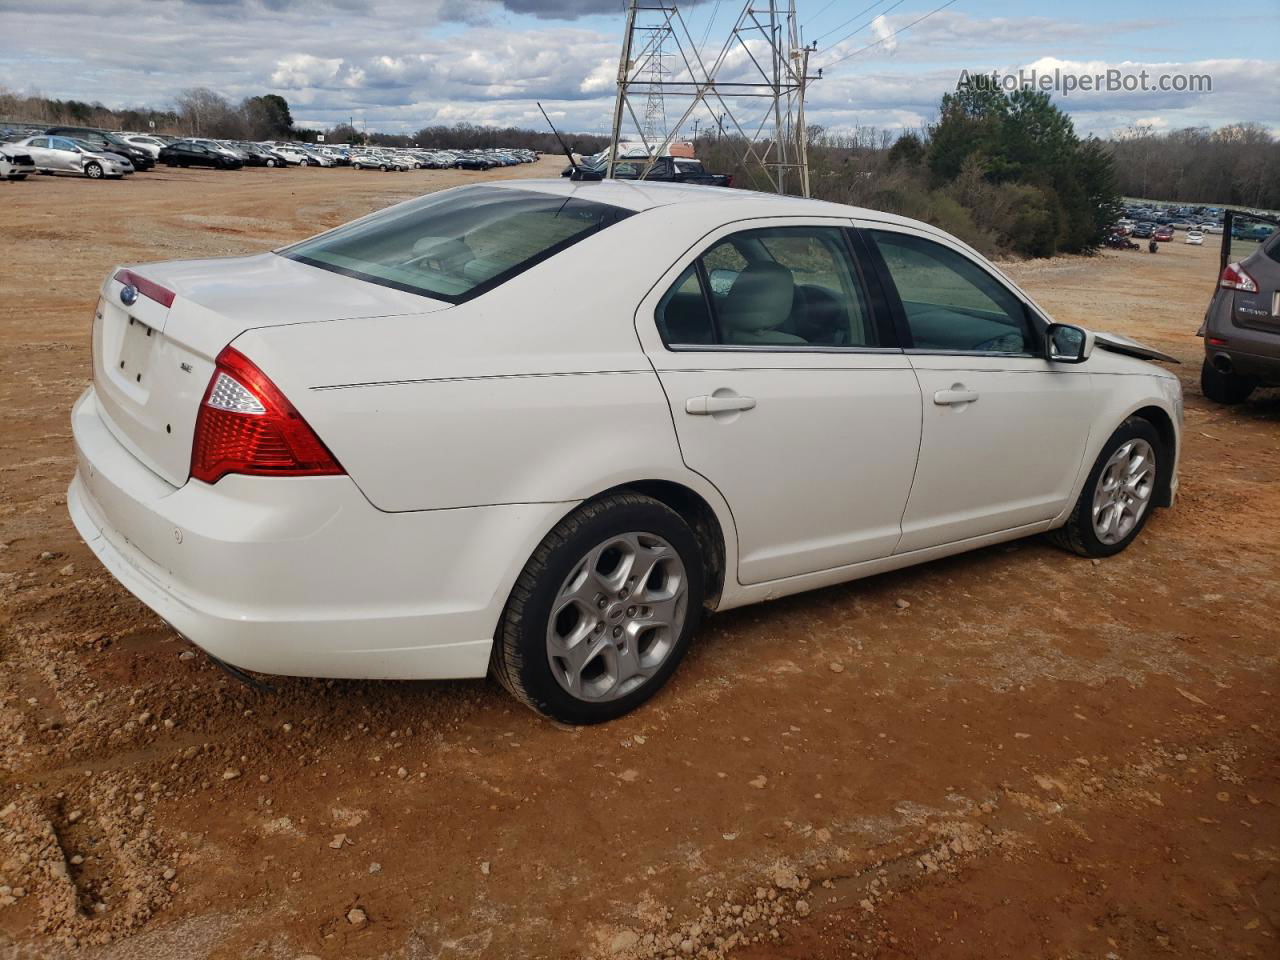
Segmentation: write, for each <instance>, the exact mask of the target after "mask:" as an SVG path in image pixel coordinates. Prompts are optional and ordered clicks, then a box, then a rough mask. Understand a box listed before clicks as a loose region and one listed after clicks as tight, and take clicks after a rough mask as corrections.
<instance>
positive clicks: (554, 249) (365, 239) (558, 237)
mask: <svg viewBox="0 0 1280 960" xmlns="http://www.w3.org/2000/svg"><path fill="white" fill-rule="evenodd" d="M630 215H631V211H630V210H624V209H623V208H621V207H615V206H611V205H609V204H604V203H597V202H595V201H592V200H581V199H578V198H575V197H564V196H558V195H555V194H549V193H538V192H535V191H533V190H512V189H504V188H501V187H491V186H474V187H461V188H459V189H456V190H444V191H441V192H439V193H433V194H429V195H428V196H425V197H419V198H418V199H416V200H410V201H408V202H406V203H401V204H397V205H396V206H394V207H388V208H387V209H386V210H380V211H378V212H377V213H373V214H370V215H369V216H367V217H364V218H362V219H360V220H356V221H354V222H353V223H349V224H346V225H345V226H341V227H338V228H337V229H336V230H330V231H329V232H328V233H323V234H321V235H320V236H318V237H313V238H312V239H310V240H303V241H302V242H301V243H297V244H294V245H293V246H291V247H286V248H285V249H283V250H280V251H278V252H279V254H280V255H281V256H284V257H288V258H289V259H291V260H297V261H299V262H301V263H306V264H309V265H310V266H313V267H319V268H320V269H322V270H331V271H333V272H334V273H341V274H344V275H346V276H350V277H356V278H357V279H360V280H367V281H369V282H370V283H377V284H381V285H383V286H386V287H394V288H395V289H397V290H406V291H408V292H409V293H418V294H422V295H423V296H428V297H434V298H436V299H439V300H446V301H448V302H450V303H462V302H463V301H465V300H470V299H471V298H472V297H477V296H479V295H480V294H482V293H484V292H485V291H487V290H492V289H493V288H494V287H496V286H498V285H499V284H502V283H505V282H506V281H507V280H510V279H511V278H512V277H514V276H516V275H517V274H520V273H523V272H524V271H525V270H528V269H529V268H530V267H532V266H534V265H535V264H537V263H540V262H541V261H543V260H546V259H547V258H548V257H551V256H554V255H555V254H557V253H559V252H561V251H562V250H566V249H568V248H569V247H571V246H573V245H574V244H575V243H577V242H578V241H580V240H583V239H585V238H587V237H589V236H591V235H592V234H593V233H598V232H599V231H601V230H603V229H604V228H605V227H608V226H611V225H613V224H614V223H617V222H618V221H619V220H622V219H624V218H626V217H628V216H630Z"/></svg>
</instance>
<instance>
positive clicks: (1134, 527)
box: [1049, 417, 1170, 557]
mask: <svg viewBox="0 0 1280 960" xmlns="http://www.w3.org/2000/svg"><path fill="white" fill-rule="evenodd" d="M1169 455H1170V454H1169V452H1168V451H1166V450H1165V447H1164V441H1163V440H1162V439H1161V438H1160V434H1159V432H1157V430H1156V428H1155V427H1154V426H1153V425H1152V424H1151V421H1149V420H1146V419H1144V418H1142V417H1130V418H1129V419H1128V420H1126V421H1125V422H1124V423H1122V424H1121V425H1120V427H1119V428H1118V429H1117V430H1116V432H1115V433H1113V434H1112V435H1111V437H1110V438H1109V439H1108V440H1107V442H1106V443H1104V444H1103V445H1102V450H1101V451H1100V452H1099V453H1098V459H1097V460H1095V461H1094V464H1093V469H1092V470H1090V471H1089V476H1088V478H1087V479H1086V480H1085V484H1084V489H1083V490H1081V491H1080V496H1079V498H1078V499H1077V500H1076V503H1075V506H1074V507H1073V508H1072V510H1071V514H1070V515H1069V516H1068V517H1067V522H1066V523H1065V524H1064V525H1063V526H1061V527H1059V528H1058V529H1057V530H1053V531H1051V532H1050V533H1049V539H1050V540H1051V541H1052V542H1054V543H1055V544H1057V545H1058V546H1060V547H1062V549H1064V550H1069V551H1071V552H1072V553H1076V554H1079V555H1080V556H1082V557H1111V556H1114V555H1115V554H1117V553H1119V552H1120V551H1121V550H1123V549H1124V548H1125V547H1127V546H1129V544H1131V543H1133V541H1134V540H1135V539H1136V538H1137V536H1138V534H1139V533H1141V532H1142V528H1143V527H1145V526H1146V525H1147V520H1149V519H1150V517H1151V512H1152V511H1153V510H1154V509H1155V505H1156V504H1155V500H1156V494H1157V492H1158V490H1159V488H1160V484H1161V482H1162V478H1163V476H1164V473H1163V471H1164V470H1165V469H1166V467H1165V457H1167V456H1169ZM1139 458H1144V459H1145V460H1146V461H1147V462H1146V464H1145V466H1144V467H1143V468H1142V470H1143V472H1142V473H1141V474H1140V475H1139V476H1137V477H1133V478H1128V479H1122V478H1125V475H1126V473H1127V472H1132V470H1133V469H1134V467H1135V465H1136V464H1137V462H1138V459H1139Z"/></svg>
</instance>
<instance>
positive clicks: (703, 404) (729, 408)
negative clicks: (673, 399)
mask: <svg viewBox="0 0 1280 960" xmlns="http://www.w3.org/2000/svg"><path fill="white" fill-rule="evenodd" d="M755 405H756V398H755V397H690V398H689V399H688V400H686V401H685V402H684V412H685V413H687V414H690V415H692V416H695V417H706V416H709V415H711V414H713V413H732V412H733V411H735V410H751V409H753V408H754V407H755Z"/></svg>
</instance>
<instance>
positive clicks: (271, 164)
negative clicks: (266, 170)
mask: <svg viewBox="0 0 1280 960" xmlns="http://www.w3.org/2000/svg"><path fill="white" fill-rule="evenodd" d="M265 165H266V166H268V167H274V166H275V165H276V162H275V161H274V160H272V159H271V158H270V157H267V162H266V164H265Z"/></svg>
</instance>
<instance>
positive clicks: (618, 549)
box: [490, 491, 704, 724]
mask: <svg viewBox="0 0 1280 960" xmlns="http://www.w3.org/2000/svg"><path fill="white" fill-rule="evenodd" d="M628 558H629V559H628ZM637 562H639V563H642V564H644V565H645V566H646V567H647V568H648V569H649V570H650V573H649V575H648V576H647V577H646V578H645V580H644V581H643V582H642V583H641V584H637V583H635V582H634V578H631V579H628V575H629V573H630V572H631V571H632V570H634V567H635V564H636V563H637ZM641 572H642V574H643V572H644V571H643V570H642V571H641ZM655 578H656V579H655ZM575 584H576V586H575ZM703 593H704V584H703V564H702V557H701V552H700V550H699V547H698V541H697V538H696V537H695V535H694V533H693V531H692V530H691V529H690V527H689V525H688V524H687V523H685V521H684V519H683V518H682V517H681V516H680V515H679V514H678V513H676V512H675V511H674V510H672V509H671V508H669V507H667V506H666V505H665V504H663V503H660V502H659V501H657V500H654V499H652V498H650V497H646V496H642V495H640V494H638V493H631V492H627V491H622V492H619V493H614V494H609V495H607V496H604V497H601V498H599V499H596V500H592V501H589V502H587V503H585V504H583V505H582V506H580V507H578V508H577V509H576V510H574V511H573V512H572V513H570V514H569V515H568V516H567V517H565V518H564V519H563V520H561V521H560V522H559V523H558V524H556V526H555V528H554V529H553V530H552V531H551V532H550V533H548V534H547V535H546V536H545V537H544V538H543V540H542V542H541V543H540V544H539V545H538V548H537V549H536V550H535V551H534V552H533V556H532V557H530V558H529V561H528V562H527V563H526V564H525V567H524V570H522V571H521V573H520V576H519V578H518V579H517V580H516V584H515V586H514V588H513V589H512V591H511V596H510V597H509V598H508V600H507V604H506V607H505V608H504V610H503V613H502V619H501V622H500V624H499V627H498V632H497V636H496V637H495V638H494V642H493V652H492V655H491V659H490V671H491V672H492V673H493V675H494V676H495V677H496V678H497V680H498V682H499V683H501V684H502V685H503V686H504V687H505V688H506V689H507V690H508V691H509V692H510V693H511V694H512V695H513V696H514V697H515V698H516V699H517V700H519V701H520V702H521V703H523V704H525V705H526V706H528V707H529V708H531V709H532V710H534V711H536V712H538V713H541V714H542V715H543V716H546V717H549V718H551V719H553V720H558V721H560V722H562V723H572V724H592V723H602V722H604V721H606V720H612V719H614V718H615V717H619V716H622V715H623V714H625V713H627V712H629V711H631V710H634V709H635V708H636V707H638V706H639V705H640V704H642V703H644V702H645V701H646V700H648V699H649V698H650V697H651V696H653V695H654V694H655V693H657V692H658V690H660V689H661V688H662V686H663V684H665V683H666V681H667V679H668V678H669V677H670V676H671V674H672V673H673V672H674V671H675V669H676V667H677V666H679V663H680V660H681V658H682V657H683V656H684V654H685V651H686V650H687V649H688V646H689V641H690V637H692V635H693V633H694V631H695V630H696V629H697V627H698V623H699V620H700V619H701V614H702V601H703ZM637 600H638V601H639V602H637ZM646 600H648V601H649V602H648V603H646V602H645V601H646ZM566 635H568V636H569V637H572V638H573V640H572V642H571V643H569V644H565V643H564V640H565V639H566ZM574 651H579V657H580V659H577V662H576V665H573V664H571V659H576V658H573V652H574ZM557 653H563V654H565V656H564V657H557V656H556V654H557ZM646 659H647V660H648V662H647V663H646V662H645V661H646ZM575 686H576V687H577V691H576V692H575V691H574V690H573V689H572V688H573V687H575Z"/></svg>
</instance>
